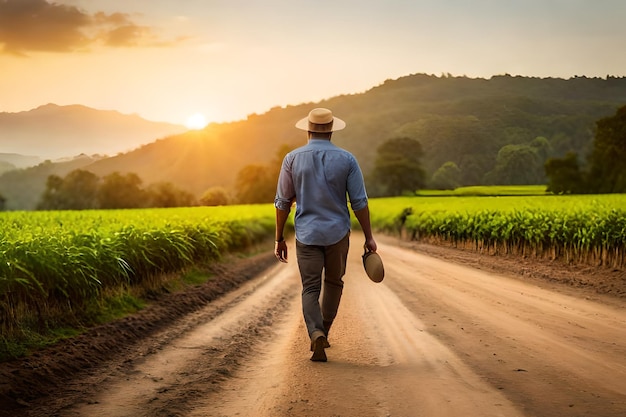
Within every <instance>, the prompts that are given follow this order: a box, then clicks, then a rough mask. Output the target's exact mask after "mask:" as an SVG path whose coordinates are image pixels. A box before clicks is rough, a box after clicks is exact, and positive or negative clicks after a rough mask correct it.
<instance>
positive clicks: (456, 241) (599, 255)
mask: <svg viewBox="0 0 626 417" xmlns="http://www.w3.org/2000/svg"><path fill="white" fill-rule="evenodd" d="M371 210H372V223H373V225H374V227H375V228H377V229H379V230H383V231H386V232H388V233H403V234H406V235H407V236H408V237H409V238H410V239H413V240H433V241H439V242H442V241H443V242H448V243H450V244H452V245H456V246H464V247H471V248H473V249H476V250H480V251H487V252H489V253H515V254H521V255H524V256H539V257H549V258H552V259H563V260H565V261H566V262H570V261H573V262H581V263H588V264H592V265H607V266H611V267H614V268H623V267H624V266H625V253H624V249H625V244H626V196H625V195H594V196H592V195H585V196H549V195H546V196H532V197H528V196H526V197H518V196H509V197H502V196H500V197H422V198H415V197H413V198H409V197H398V198H387V199H375V200H372V202H371Z"/></svg>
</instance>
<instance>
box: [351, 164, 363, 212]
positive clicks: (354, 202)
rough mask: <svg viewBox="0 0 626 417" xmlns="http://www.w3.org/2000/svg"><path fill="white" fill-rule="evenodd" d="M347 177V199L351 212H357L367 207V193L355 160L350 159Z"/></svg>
mask: <svg viewBox="0 0 626 417" xmlns="http://www.w3.org/2000/svg"><path fill="white" fill-rule="evenodd" d="M351 165H352V166H351V168H350V173H349V175H348V197H349V198H350V207H352V211H359V210H361V209H363V208H365V207H366V206H367V192H366V190H365V183H364V181H363V173H362V172H361V168H360V167H359V164H358V162H357V161H356V159H354V158H352V163H351Z"/></svg>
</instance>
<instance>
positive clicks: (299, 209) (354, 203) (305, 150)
mask: <svg viewBox="0 0 626 417" xmlns="http://www.w3.org/2000/svg"><path fill="white" fill-rule="evenodd" d="M348 198H349V199H350V206H351V207H352V210H354V211H358V210H360V209H362V208H365V207H366V206H367V193H366V191H365V184H364V182H363V174H362V172H361V168H360V167H359V164H358V162H357V160H356V158H355V157H354V156H353V155H352V154H351V153H350V152H348V151H346V150H345V149H342V148H339V147H338V146H335V144H333V143H331V142H330V140H326V139H309V142H308V143H307V144H306V145H305V146H302V147H300V148H298V149H295V150H293V151H291V152H289V153H288V154H287V155H286V156H285V158H284V159H283V164H282V167H281V170H280V175H279V177H278V187H277V189H276V198H275V200H274V205H275V206H276V208H278V209H280V210H285V211H289V210H290V209H291V203H292V201H293V200H294V199H295V200H296V216H295V221H294V223H295V228H296V239H298V241H300V242H302V243H304V244H306V245H319V246H328V245H332V244H334V243H337V242H339V241H340V240H341V239H342V238H343V237H344V236H345V235H346V234H347V233H348V232H349V231H350V212H349V211H348Z"/></svg>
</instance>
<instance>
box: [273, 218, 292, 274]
mask: <svg viewBox="0 0 626 417" xmlns="http://www.w3.org/2000/svg"><path fill="white" fill-rule="evenodd" d="M288 218H289V210H282V209H279V208H277V209H276V234H275V237H276V239H275V240H276V243H275V245H274V254H275V255H276V258H278V260H279V261H281V262H285V263H287V243H286V242H285V236H284V230H285V224H286V223H287V219H288Z"/></svg>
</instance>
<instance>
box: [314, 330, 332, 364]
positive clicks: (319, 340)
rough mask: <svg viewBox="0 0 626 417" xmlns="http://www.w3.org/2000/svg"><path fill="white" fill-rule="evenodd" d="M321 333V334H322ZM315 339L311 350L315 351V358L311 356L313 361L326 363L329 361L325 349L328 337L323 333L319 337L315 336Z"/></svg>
mask: <svg viewBox="0 0 626 417" xmlns="http://www.w3.org/2000/svg"><path fill="white" fill-rule="evenodd" d="M320 333H321V332H320ZM314 337H315V339H313V341H312V342H311V350H312V351H313V356H311V360H312V361H313V362H326V361H327V360H328V359H327V358H326V352H324V349H325V348H326V343H328V342H327V341H326V336H324V334H323V333H321V334H319V335H314Z"/></svg>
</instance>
